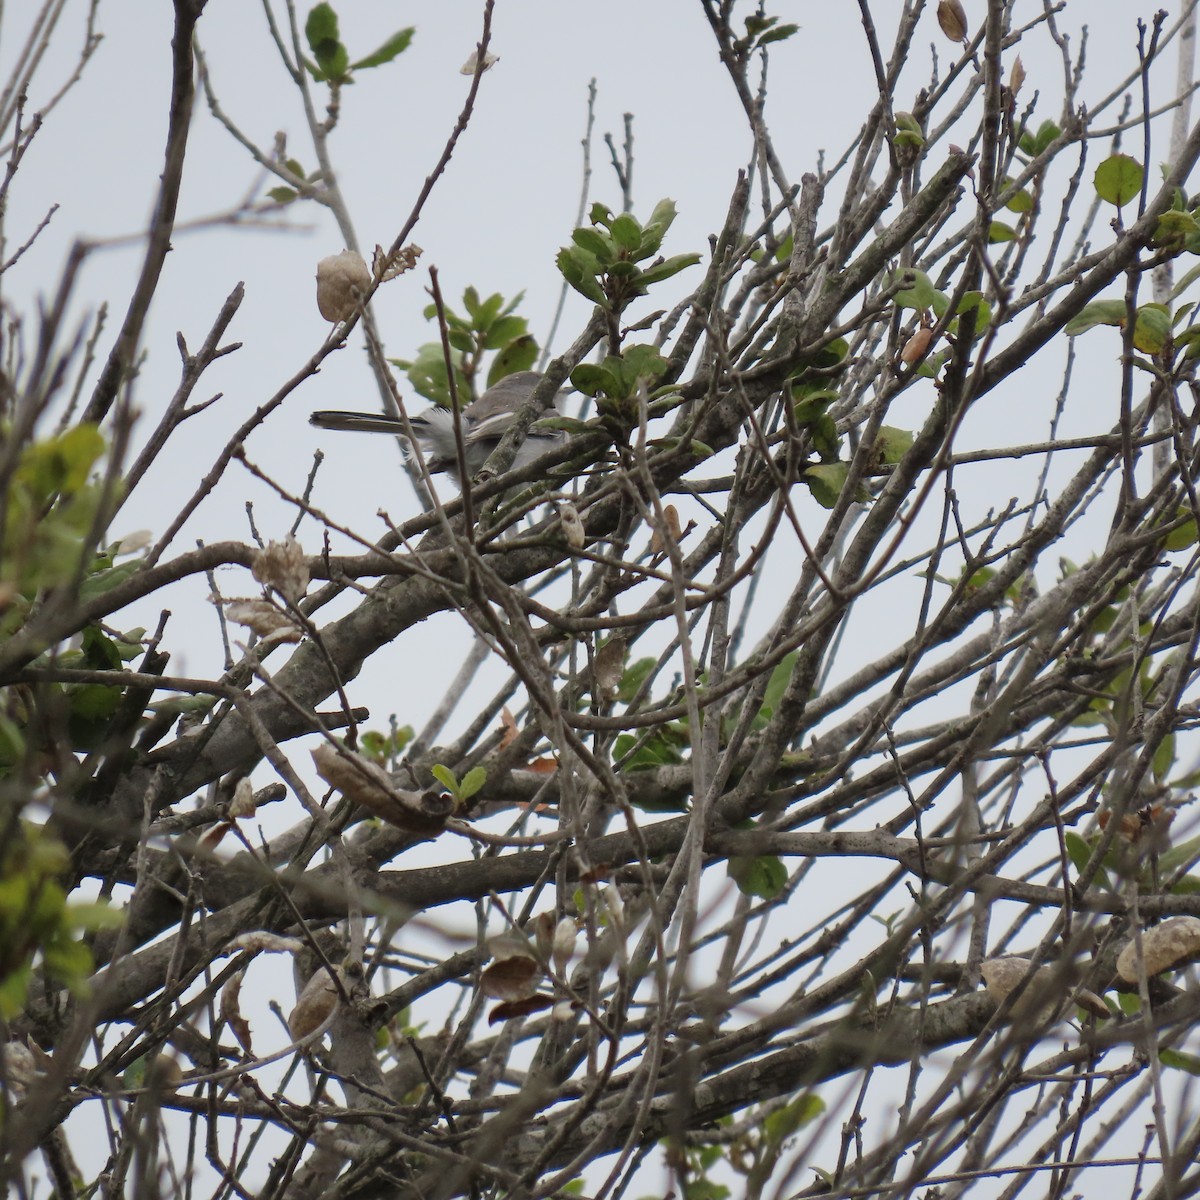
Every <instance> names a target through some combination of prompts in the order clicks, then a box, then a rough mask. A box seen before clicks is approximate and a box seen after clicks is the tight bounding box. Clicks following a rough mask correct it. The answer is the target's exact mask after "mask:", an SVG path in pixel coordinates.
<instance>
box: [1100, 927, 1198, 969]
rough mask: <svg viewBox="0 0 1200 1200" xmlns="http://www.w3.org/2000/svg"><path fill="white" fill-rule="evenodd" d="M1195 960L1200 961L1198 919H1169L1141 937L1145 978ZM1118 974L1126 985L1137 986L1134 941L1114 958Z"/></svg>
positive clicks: (1127, 944)
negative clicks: (1132, 984) (1135, 984)
mask: <svg viewBox="0 0 1200 1200" xmlns="http://www.w3.org/2000/svg"><path fill="white" fill-rule="evenodd" d="M1194 958H1200V917H1171V918H1170V919H1169V920H1166V921H1163V922H1162V924H1161V925H1155V926H1154V928H1153V929H1147V930H1146V931H1145V932H1144V933H1143V934H1142V961H1143V962H1144V963H1145V965H1146V974H1147V975H1160V974H1162V972H1163V971H1169V970H1171V968H1172V967H1178V966H1182V965H1183V964H1184V963H1186V962H1190V961H1191V960H1192V959H1194ZM1117 974H1118V975H1119V976H1120V977H1121V978H1122V979H1123V980H1125V982H1126V983H1137V980H1138V968H1137V943H1136V942H1135V941H1134V939H1133V938H1130V939H1129V941H1127V942H1126V943H1125V945H1124V946H1123V947H1122V949H1121V953H1120V954H1118V955H1117Z"/></svg>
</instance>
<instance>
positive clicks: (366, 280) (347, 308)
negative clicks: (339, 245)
mask: <svg viewBox="0 0 1200 1200" xmlns="http://www.w3.org/2000/svg"><path fill="white" fill-rule="evenodd" d="M370 286H371V269H370V268H369V267H368V266H367V264H366V263H365V262H363V259H362V255H361V254H356V253H355V252H354V251H353V250H343V251H342V252H341V254H331V255H329V257H328V258H323V259H321V261H320V262H319V263H317V308H318V309H320V312H321V316H323V317H324V318H325V320H327V321H345V320H347V319H348V318H349V317H352V316H353V315H354V313H355V312H356V311H357V310H358V306H359V303H360V302H361V300H362V297H363V296H364V295H365V294H366V292H367V290H368V288H370Z"/></svg>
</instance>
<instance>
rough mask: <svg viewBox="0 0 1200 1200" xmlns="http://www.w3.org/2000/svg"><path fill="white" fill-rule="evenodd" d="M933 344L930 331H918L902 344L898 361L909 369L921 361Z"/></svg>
mask: <svg viewBox="0 0 1200 1200" xmlns="http://www.w3.org/2000/svg"><path fill="white" fill-rule="evenodd" d="M932 342H933V330H932V329H918V330H917V331H916V332H915V333H914V334H913V335H912V337H910V338H909V339H908V341H907V342H905V343H904V349H903V350H901V351H900V361H901V362H902V363H904V365H905V366H907V367H911V366H912V365H913V364H914V363H918V362H920V361H921V359H923V358H924V357H925V355H926V353H927V352H928V350H929V347H930V345H931V344H932Z"/></svg>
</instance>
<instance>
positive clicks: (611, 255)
mask: <svg viewBox="0 0 1200 1200" xmlns="http://www.w3.org/2000/svg"><path fill="white" fill-rule="evenodd" d="M571 241H573V242H574V243H575V245H577V246H578V247H579V248H580V249H581V250H586V251H587V252H588V253H589V254H590V255H592V256H593V257H594V258H595V260H596V262H597V263H598V264H599V265H600V266H605V265H606V264H608V263H611V262H612V261H613V260H614V259H615V258H616V257H617V254H616V250H615V249H614V247H613V239H612V238H611V237H609V236H608V235H607V234H603V233H601V232H600V231H599V230H598V229H590V228H589V227H588V226H586V225H581V226H580V227H579V228H578V229H576V230H575V232H574V233H572V234H571Z"/></svg>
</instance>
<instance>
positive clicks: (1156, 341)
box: [1133, 304, 1171, 354]
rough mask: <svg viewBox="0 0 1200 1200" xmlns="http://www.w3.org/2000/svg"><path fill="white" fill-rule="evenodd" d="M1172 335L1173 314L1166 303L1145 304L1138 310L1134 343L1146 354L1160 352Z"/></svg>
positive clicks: (1134, 328) (1134, 329)
mask: <svg viewBox="0 0 1200 1200" xmlns="http://www.w3.org/2000/svg"><path fill="white" fill-rule="evenodd" d="M1170 336H1171V314H1170V312H1169V310H1168V309H1167V306H1166V305H1165V304H1143V305H1142V306H1141V308H1139V309H1138V310H1137V322H1136V323H1135V324H1134V327H1133V344H1134V346H1135V347H1136V348H1137V349H1138V350H1141V351H1142V352H1143V353H1144V354H1158V353H1160V352H1161V351H1162V349H1163V347H1164V346H1165V345H1166V344H1167V341H1168V339H1169V338H1170Z"/></svg>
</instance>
